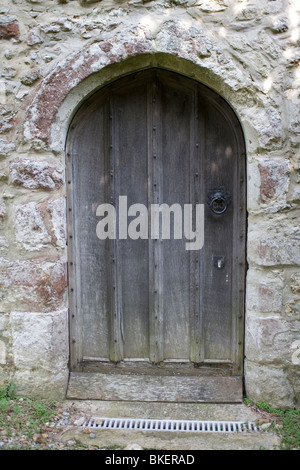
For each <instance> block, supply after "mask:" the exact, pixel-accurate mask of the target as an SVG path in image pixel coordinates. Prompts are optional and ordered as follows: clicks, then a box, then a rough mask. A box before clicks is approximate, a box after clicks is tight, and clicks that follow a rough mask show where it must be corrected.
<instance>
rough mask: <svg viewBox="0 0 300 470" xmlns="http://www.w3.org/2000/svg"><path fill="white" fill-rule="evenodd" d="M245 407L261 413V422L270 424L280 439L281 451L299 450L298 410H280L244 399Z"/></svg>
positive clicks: (299, 421) (299, 426)
mask: <svg viewBox="0 0 300 470" xmlns="http://www.w3.org/2000/svg"><path fill="white" fill-rule="evenodd" d="M245 403H246V405H248V406H250V407H254V408H256V410H257V411H260V412H261V413H262V421H265V422H267V423H270V424H271V427H272V429H273V430H274V431H276V432H277V433H278V434H279V436H280V438H281V443H280V449H281V450H299V449H300V410H293V409H291V410H281V409H278V408H273V407H272V406H271V405H270V404H269V403H267V402H265V401H261V402H256V403H253V402H252V401H251V400H248V399H245Z"/></svg>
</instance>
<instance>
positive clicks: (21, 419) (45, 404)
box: [0, 385, 56, 440]
mask: <svg viewBox="0 0 300 470" xmlns="http://www.w3.org/2000/svg"><path fill="white" fill-rule="evenodd" d="M55 415H56V411H55V404H54V403H53V402H49V401H46V400H36V399H34V398H30V397H18V396H17V395H16V389H15V387H14V386H13V385H9V386H8V387H7V388H6V389H5V390H0V431H1V435H5V436H7V437H11V436H14V435H18V434H21V435H22V436H24V437H25V438H27V439H28V440H30V439H32V438H33V436H34V434H38V433H41V432H43V428H44V426H45V424H46V423H47V422H49V421H51V419H52V418H53V417H54V416H55ZM1 435H0V440H1Z"/></svg>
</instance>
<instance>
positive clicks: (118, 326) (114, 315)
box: [108, 93, 123, 362]
mask: <svg viewBox="0 0 300 470" xmlns="http://www.w3.org/2000/svg"><path fill="white" fill-rule="evenodd" d="M118 125H119V123H118V112H117V107H116V102H115V95H114V94H113V93H111V94H110V107H109V161H110V201H111V202H110V203H111V204H113V206H114V207H115V210H116V222H117V215H118V212H119V198H118V196H119V186H120V181H119V178H120V173H119V151H118V141H117V136H118ZM110 247H111V249H110V266H111V278H110V282H109V284H108V296H109V299H110V324H111V341H110V359H111V361H113V362H119V361H121V360H122V358H123V339H122V314H121V304H122V299H121V279H120V254H119V243H118V240H117V233H116V238H115V239H112V240H110Z"/></svg>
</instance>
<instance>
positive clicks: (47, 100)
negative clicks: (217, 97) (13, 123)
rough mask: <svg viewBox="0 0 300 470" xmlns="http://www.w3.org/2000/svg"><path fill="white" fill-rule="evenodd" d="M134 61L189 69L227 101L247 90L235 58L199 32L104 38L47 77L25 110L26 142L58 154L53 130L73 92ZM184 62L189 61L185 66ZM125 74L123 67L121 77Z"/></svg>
mask: <svg viewBox="0 0 300 470" xmlns="http://www.w3.org/2000/svg"><path fill="white" fill-rule="evenodd" d="M135 57H148V60H147V61H146V62H145V63H146V64H147V65H146V66H154V65H158V66H162V67H165V68H168V69H170V70H174V71H180V70H181V72H182V70H185V69H186V74H187V75H190V76H191V77H192V78H196V79H198V80H199V81H202V82H203V83H204V84H206V85H209V86H211V87H212V88H214V89H215V90H216V91H218V92H219V93H220V94H222V95H223V96H224V95H226V88H228V89H239V88H244V87H245V84H246V83H247V78H246V77H245V76H244V73H243V72H242V71H241V70H240V69H239V68H238V67H237V66H236V64H235V63H234V62H233V61H232V59H231V57H230V56H229V55H228V54H226V53H225V52H224V51H223V50H222V49H221V47H220V45H219V44H216V43H214V42H213V41H212V39H211V38H210V37H208V36H207V35H205V33H204V31H203V30H202V29H201V28H198V27H195V26H194V25H190V27H189V26H188V25H182V24H181V23H180V22H179V21H170V20H169V21H167V22H166V23H164V24H163V25H162V27H161V29H160V30H159V32H158V33H157V34H156V36H155V37H153V36H152V33H151V31H145V29H144V28H142V27H141V29H140V30H139V31H137V30H134V31H131V30H127V31H122V32H120V33H119V34H116V35H115V36H113V37H107V36H104V35H103V37H102V38H101V37H100V38H98V39H97V41H95V42H93V43H92V44H89V45H87V46H86V47H84V48H82V49H81V50H79V51H78V50H77V51H74V52H73V53H71V54H70V55H68V56H67V57H66V58H64V59H63V60H62V61H61V62H59V63H58V64H57V65H56V66H55V68H54V69H53V70H52V71H51V72H50V73H49V74H48V75H47V76H46V77H45V79H44V80H43V82H42V84H41V87H40V89H39V91H38V92H37V94H36V95H35V97H34V98H33V100H32V102H31V104H30V105H29V106H28V108H27V110H26V120H25V124H24V136H25V139H26V140H28V141H33V142H42V143H43V144H44V145H46V146H49V147H50V148H51V149H52V150H53V149H55V146H56V143H55V137H53V135H52V134H53V132H52V131H53V125H55V122H56V119H57V115H58V113H59V109H60V107H61V106H62V104H63V102H64V101H65V99H66V97H67V96H68V95H69V93H70V92H71V91H72V90H74V89H75V88H76V87H77V86H78V85H80V84H81V83H82V82H84V81H85V80H86V79H88V78H89V77H91V76H93V75H94V74H96V73H99V72H101V71H103V69H105V68H106V67H108V66H113V65H116V64H124V63H125V62H126V61H128V60H130V59H132V58H135ZM182 61H185V62H186V65H185V67H183V66H182ZM145 63H144V64H143V65H140V64H136V65H134V64H131V69H129V70H128V72H132V71H135V70H134V68H135V67H136V71H138V70H139V68H144V67H145ZM125 68H126V67H125ZM122 73H124V67H123V66H121V69H120V70H119V75H121V74H122ZM117 75H118V73H117V74H116V76H117ZM98 83H99V84H98V86H101V85H102V84H103V83H102V80H101V77H100V79H99V82H98ZM224 97H225V98H226V96H224ZM75 105H76V103H75ZM56 134H57V133H56ZM60 150H62V149H61V148H60Z"/></svg>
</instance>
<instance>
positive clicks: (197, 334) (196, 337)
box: [190, 86, 205, 363]
mask: <svg viewBox="0 0 300 470" xmlns="http://www.w3.org/2000/svg"><path fill="white" fill-rule="evenodd" d="M199 99H200V98H199V93H198V86H195V91H194V104H193V106H194V109H193V118H194V129H193V133H194V135H193V137H192V138H191V144H192V147H193V148H191V156H192V162H191V165H192V167H191V191H190V194H191V196H190V198H191V199H190V202H191V203H192V204H193V208H194V210H195V208H196V204H203V203H204V191H203V187H204V177H205V176H204V170H203V162H204V158H205V145H204V130H205V126H204V121H203V119H202V114H201V109H200V108H201V103H200V102H199ZM201 223H202V224H204V223H205V221H204V220H203V221H201ZM204 243H205V240H204ZM204 249H205V245H204V247H202V249H201V250H195V251H193V252H192V256H191V282H190V291H191V299H192V302H193V303H192V304H191V305H193V309H192V312H191V321H192V325H193V329H192V332H193V337H192V342H191V361H192V362H195V363H201V362H203V359H204V342H203V316H202V310H201V296H202V278H203V276H202V271H203V250H204Z"/></svg>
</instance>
